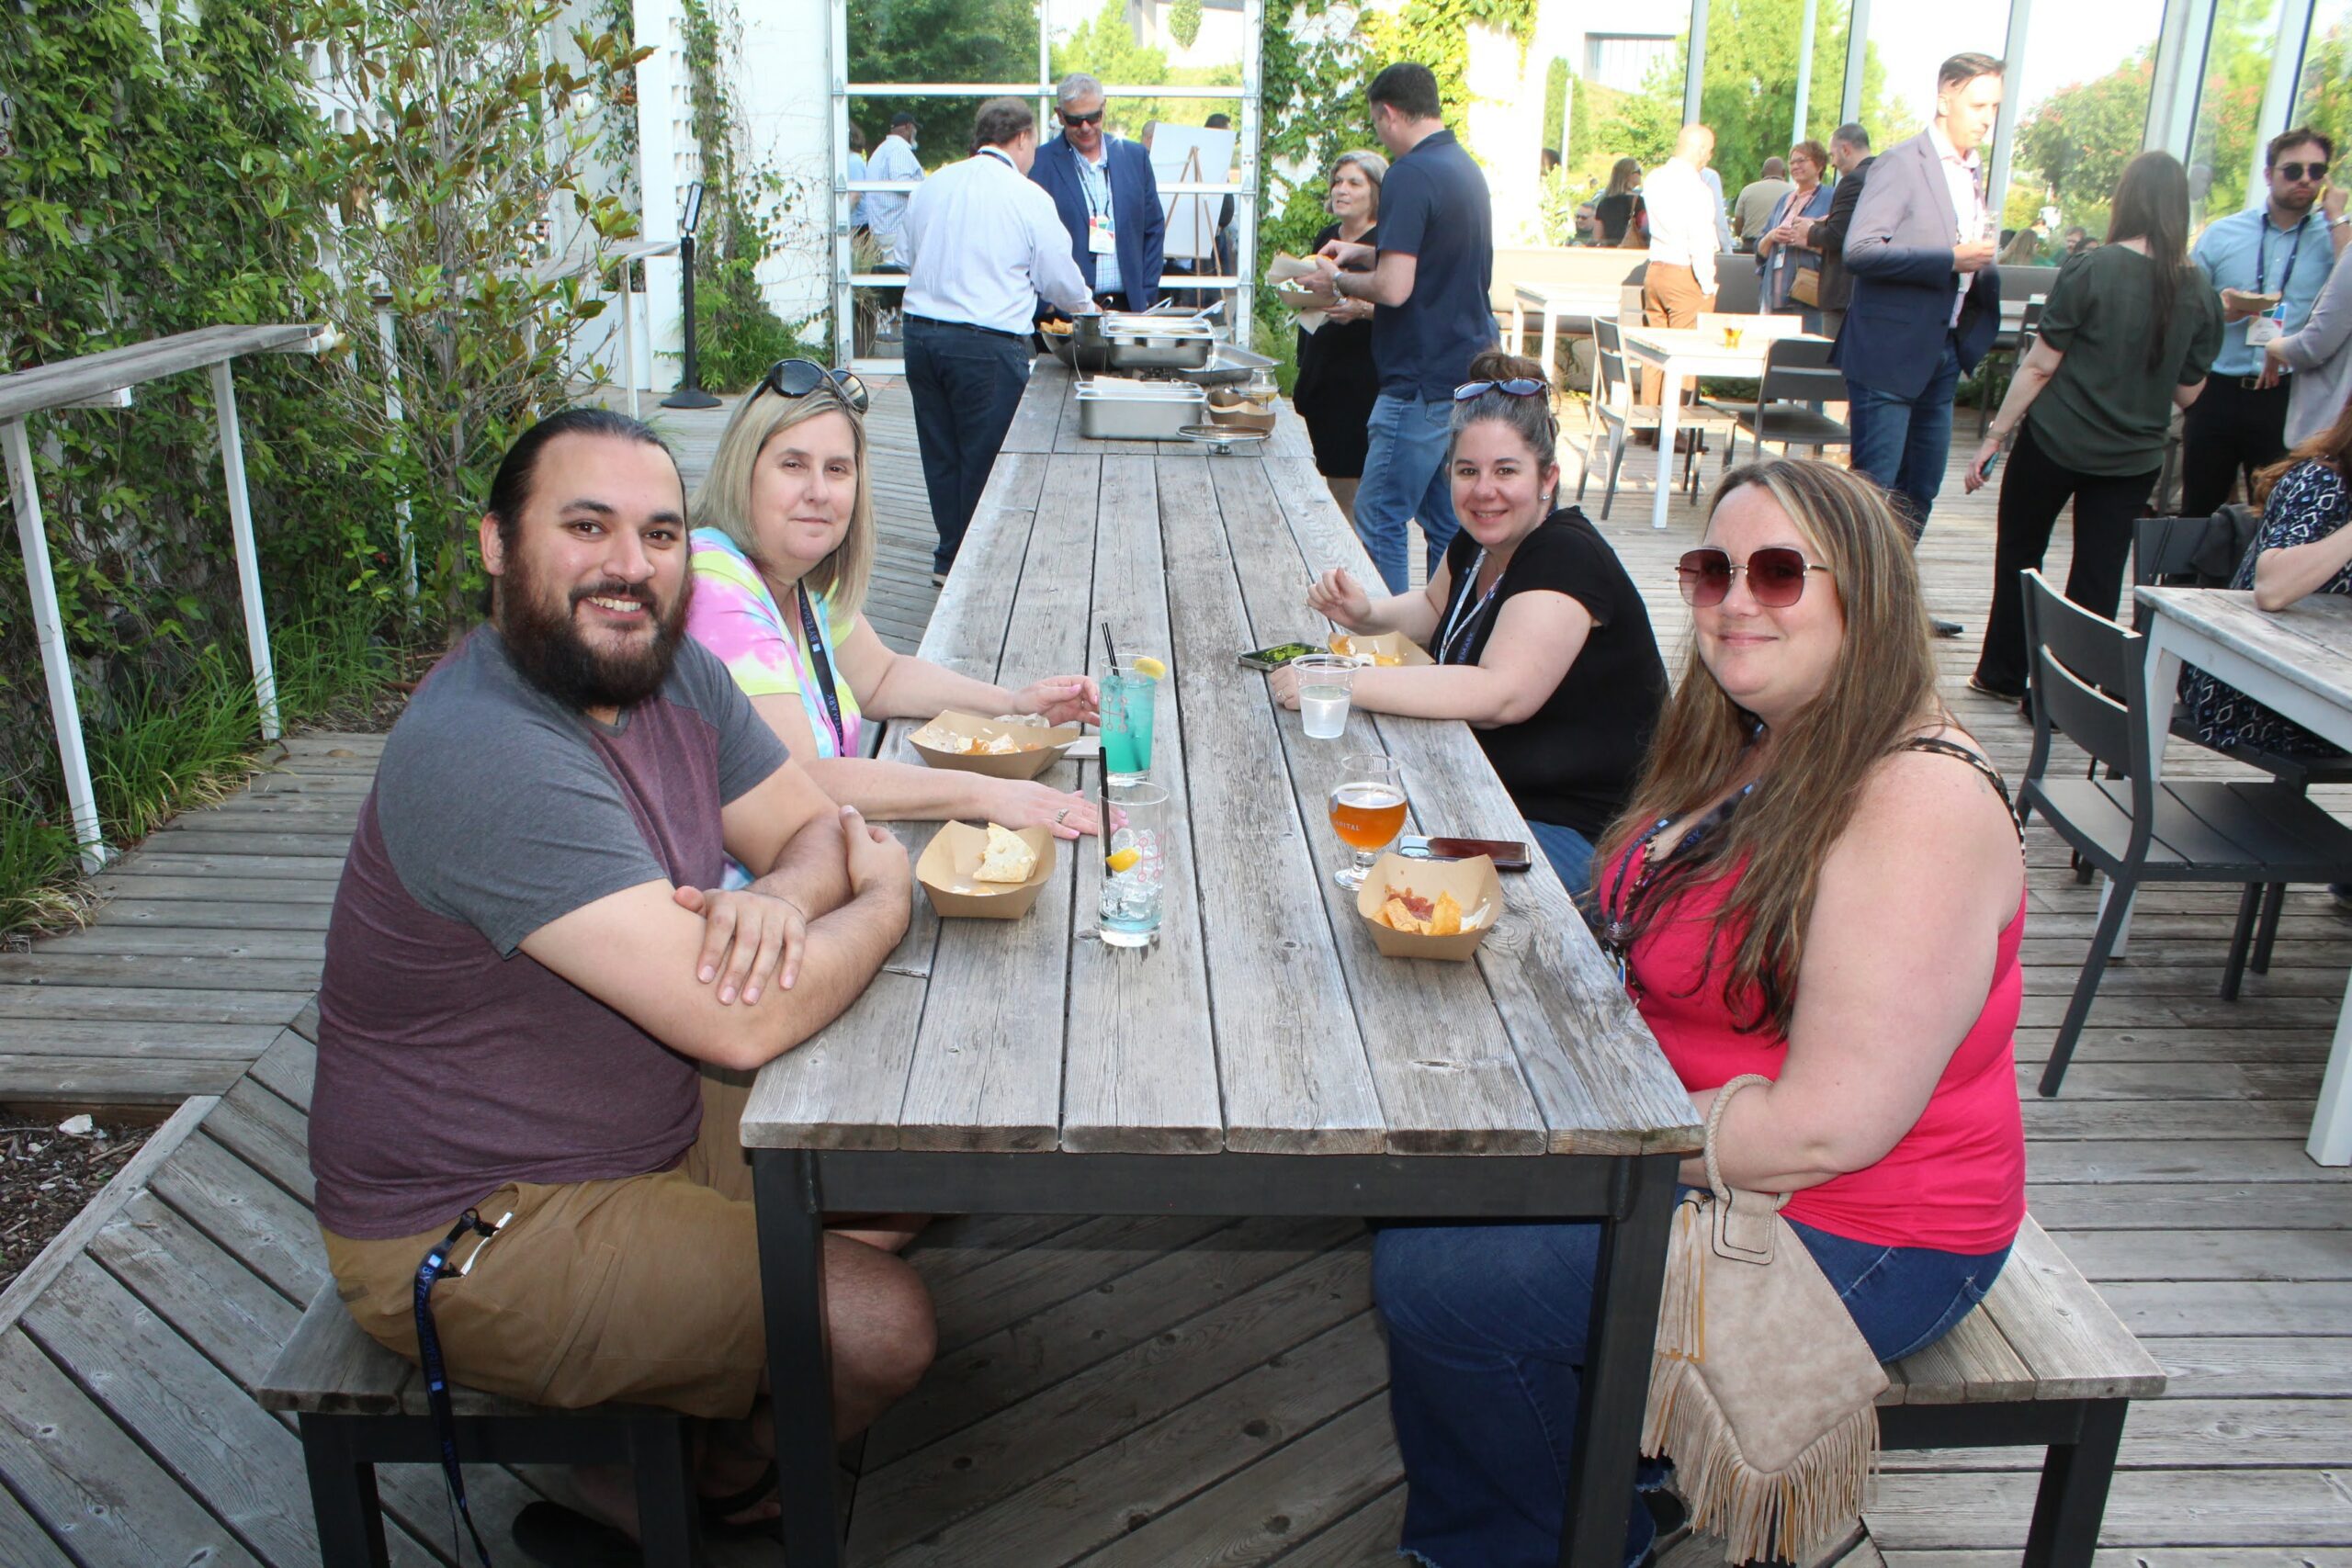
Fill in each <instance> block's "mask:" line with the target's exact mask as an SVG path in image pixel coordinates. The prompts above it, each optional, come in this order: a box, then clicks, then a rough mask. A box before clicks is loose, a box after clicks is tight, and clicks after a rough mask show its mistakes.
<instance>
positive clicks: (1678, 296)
mask: <svg viewBox="0 0 2352 1568" xmlns="http://www.w3.org/2000/svg"><path fill="white" fill-rule="evenodd" d="M1714 155H1715V133H1714V132H1713V131H1712V130H1708V129H1707V128H1706V127H1705V126H1703V125H1699V124H1696V123H1693V124H1691V125H1686V126H1684V127H1683V128H1682V133H1681V134H1680V135H1679V136H1677V137H1676V138H1675V139H1674V156H1673V157H1671V158H1668V160H1667V161H1666V162H1665V163H1664V164H1659V165H1658V166H1657V168H1656V169H1654V170H1652V171H1651V172H1650V174H1649V176H1648V177H1647V178H1646V179H1645V180H1644V181H1643V182H1642V200H1643V202H1644V204H1645V206H1646V207H1647V208H1648V209H1649V215H1650V263H1649V266H1648V267H1647V268H1646V269H1645V271H1644V272H1643V274H1642V315H1643V319H1644V320H1645V321H1647V322H1648V323H1649V324H1650V325H1651V326H1654V327H1690V326H1696V325H1697V324H1698V321H1699V312H1700V311H1702V310H1713V309H1714V305H1715V245H1716V242H1717V234H1716V230H1715V224H1716V221H1717V216H1718V214H1720V213H1721V212H1722V211H1723V197H1720V196H1718V195H1717V194H1716V193H1715V191H1714V190H1713V188H1712V187H1711V186H1709V185H1708V184H1707V182H1706V180H1705V179H1704V178H1702V171H1703V170H1704V169H1705V168H1706V166H1707V161H1708V160H1709V159H1711V158H1713V156H1714ZM1657 400H1658V374H1657V371H1655V370H1644V371H1643V372H1642V401H1644V402H1645V403H1655V402H1657Z"/></svg>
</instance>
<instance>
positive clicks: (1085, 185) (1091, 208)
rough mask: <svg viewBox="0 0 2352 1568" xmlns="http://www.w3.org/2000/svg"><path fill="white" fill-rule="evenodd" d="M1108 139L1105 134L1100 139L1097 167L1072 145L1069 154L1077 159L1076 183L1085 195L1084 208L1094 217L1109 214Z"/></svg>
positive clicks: (1103, 216) (1109, 170)
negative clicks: (1101, 139) (1100, 158)
mask: <svg viewBox="0 0 2352 1568" xmlns="http://www.w3.org/2000/svg"><path fill="white" fill-rule="evenodd" d="M1110 140H1111V139H1110V138H1109V137H1107V136H1106V137H1104V138H1103V163H1102V166H1101V167H1099V168H1098V167H1096V166H1095V164H1092V163H1091V162H1090V161H1089V160H1088V158H1087V156H1086V154H1084V153H1083V152H1079V151H1078V149H1076V148H1074V147H1073V148H1071V149H1070V153H1071V156H1073V157H1075V158H1076V159H1077V160H1078V184H1079V187H1080V190H1081V191H1082V192H1083V193H1084V194H1085V197H1086V210H1087V212H1088V213H1089V214H1091V216H1093V217H1096V218H1108V217H1109V216H1111V147H1110ZM1098 193H1099V194H1100V196H1101V197H1102V200H1101V202H1100V204H1099V205H1098V204H1097V202H1096V200H1095V197H1096V196H1097V194H1098Z"/></svg>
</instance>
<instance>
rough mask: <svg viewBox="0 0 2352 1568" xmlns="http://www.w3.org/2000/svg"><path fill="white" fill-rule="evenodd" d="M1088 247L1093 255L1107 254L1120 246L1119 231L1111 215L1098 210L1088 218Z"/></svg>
mask: <svg viewBox="0 0 2352 1568" xmlns="http://www.w3.org/2000/svg"><path fill="white" fill-rule="evenodd" d="M1086 248H1087V251H1088V252H1089V253H1090V254H1093V255H1098V256H1107V255H1110V254H1113V253H1114V252H1115V251H1117V250H1118V248H1119V231H1118V230H1117V229H1116V228H1115V227H1114V226H1113V224H1112V222H1111V215H1110V214H1109V213H1107V212H1097V213H1094V214H1092V215H1091V216H1090V217H1089V218H1088V219H1087V220H1086Z"/></svg>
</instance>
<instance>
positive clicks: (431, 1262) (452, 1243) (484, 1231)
mask: <svg viewBox="0 0 2352 1568" xmlns="http://www.w3.org/2000/svg"><path fill="white" fill-rule="evenodd" d="M508 1218H509V1219H511V1218H513V1216H512V1215H509V1216H508ZM505 1223H506V1222H505V1221H504V1220H501V1221H500V1222H499V1224H505ZM497 1234H498V1225H493V1224H491V1223H490V1222H489V1221H487V1220H485V1219H483V1218H482V1217H481V1215H480V1214H478V1213H475V1212H474V1211H473V1210H471V1209H468V1210H467V1211H466V1212H465V1213H464V1214H462V1215H461V1216H459V1217H458V1223H457V1224H454V1225H451V1226H450V1227H449V1234H448V1235H445V1236H443V1237H442V1238H441V1242H440V1245H439V1246H437V1247H435V1248H434V1249H433V1250H432V1251H430V1252H428V1253H426V1254H425V1255H424V1262H422V1263H420V1264H418V1265H417V1267H416V1294H415V1307H414V1310H415V1313H416V1359H417V1360H418V1361H419V1363H421V1364H422V1366H423V1367H424V1403H425V1406H426V1408H427V1409H429V1410H430V1411H431V1412H432V1414H433V1436H434V1437H435V1439H436V1440H437V1441H438V1442H439V1444H440V1448H441V1474H442V1478H443V1479H444V1480H445V1481H446V1482H447V1483H448V1487H449V1499H450V1501H451V1503H452V1504H453V1505H454V1506H456V1508H457V1510H458V1517H459V1518H461V1519H463V1520H465V1523H466V1533H467V1534H468V1535H469V1536H471V1537H472V1538H473V1542H474V1555H475V1556H476V1557H478V1558H480V1559H481V1563H482V1568H490V1549H489V1548H488V1547H486V1546H484V1545H483V1544H482V1543H481V1530H480V1529H477V1528H475V1525H474V1511H473V1507H472V1506H471V1505H470V1504H469V1503H468V1502H467V1500H466V1478H465V1475H464V1473H463V1472H460V1471H459V1470H458V1418H457V1416H456V1414H455V1413H454V1412H453V1411H452V1410H451V1408H450V1405H449V1370H448V1368H447V1365H445V1364H444V1362H443V1360H442V1358H441V1336H440V1335H439V1334H438V1333H437V1332H436V1331H435V1328H434V1326H433V1284H434V1281H435V1280H438V1279H439V1278H440V1277H441V1274H442V1271H443V1270H444V1269H447V1268H448V1267H449V1254H450V1252H451V1251H452V1250H454V1249H455V1248H456V1247H457V1245H458V1242H460V1241H462V1240H464V1239H465V1238H466V1237H467V1236H469V1235H479V1236H481V1237H482V1246H483V1247H487V1246H489V1245H490V1240H489V1238H490V1237H492V1236H494V1235H497ZM474 1251H475V1252H476V1254H479V1253H480V1252H481V1247H476V1248H474ZM471 1266H472V1265H471V1260H470V1259H469V1260H468V1267H469V1268H470V1267H471ZM459 1272H461V1273H462V1272H463V1270H462V1269H461V1270H459Z"/></svg>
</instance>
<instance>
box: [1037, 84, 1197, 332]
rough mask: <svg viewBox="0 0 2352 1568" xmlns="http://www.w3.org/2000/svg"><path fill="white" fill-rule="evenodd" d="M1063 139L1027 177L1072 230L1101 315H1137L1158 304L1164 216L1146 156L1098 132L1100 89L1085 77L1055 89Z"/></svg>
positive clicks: (1041, 155) (1074, 249) (1073, 250)
mask: <svg viewBox="0 0 2352 1568" xmlns="http://www.w3.org/2000/svg"><path fill="white" fill-rule="evenodd" d="M1054 108H1055V115H1056V118H1058V119H1060V121H1061V124H1062V133H1061V134H1060V135H1059V136H1057V137H1055V138H1054V139H1053V140H1052V141H1048V142H1046V144H1045V145H1044V146H1043V147H1040V148H1038V149H1037V161H1036V162H1035V164H1031V165H1030V168H1029V177H1030V178H1031V179H1033V180H1035V181H1036V182H1037V183H1038V184H1039V185H1041V186H1045V187H1046V194H1047V195H1049V196H1051V197H1053V198H1054V208H1055V210H1057V211H1058V212H1059V213H1060V214H1061V218H1062V227H1063V228H1065V229H1067V230H1069V242H1070V254H1071V255H1072V256H1073V257H1074V258H1075V259H1076V260H1077V262H1078V270H1079V271H1080V273H1083V274H1084V275H1085V276H1086V283H1087V287H1088V288H1091V289H1092V290H1093V291H1094V298H1095V300H1096V301H1097V302H1098V303H1100V304H1101V305H1102V306H1103V309H1104V310H1147V309H1148V308H1149V307H1150V305H1151V303H1152V301H1154V300H1156V299H1159V271H1160V261H1161V252H1162V244H1163V242H1164V239H1165V237H1166V234H1167V231H1168V217H1167V214H1166V213H1164V212H1162V211H1161V210H1160V208H1159V180H1158V179H1156V178H1154V177H1153V175H1152V172H1151V154H1150V153H1148V152H1145V151H1144V150H1143V147H1142V145H1141V144H1140V143H1137V142H1134V141H1123V140H1122V139H1120V138H1118V137H1116V136H1113V135H1111V134H1110V133H1109V132H1107V131H1105V130H1103V84H1102V83H1100V82H1098V81H1096V80H1095V79H1094V78H1093V77H1091V76H1089V75H1087V74H1086V73H1083V72H1080V73H1078V74H1076V75H1072V76H1066V77H1064V78H1063V79H1062V84H1061V85H1060V86H1059V87H1057V88H1056V89H1055V90H1054Z"/></svg>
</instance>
